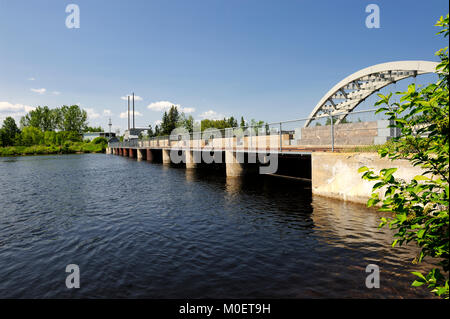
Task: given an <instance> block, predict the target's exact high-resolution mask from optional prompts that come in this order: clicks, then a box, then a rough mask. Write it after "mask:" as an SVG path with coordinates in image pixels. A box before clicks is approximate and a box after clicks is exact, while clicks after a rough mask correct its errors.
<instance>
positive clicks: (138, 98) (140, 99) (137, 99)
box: [120, 95, 142, 101]
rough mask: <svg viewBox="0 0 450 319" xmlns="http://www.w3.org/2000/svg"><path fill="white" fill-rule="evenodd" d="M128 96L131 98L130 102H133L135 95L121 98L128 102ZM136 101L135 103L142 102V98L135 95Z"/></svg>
mask: <svg viewBox="0 0 450 319" xmlns="http://www.w3.org/2000/svg"><path fill="white" fill-rule="evenodd" d="M128 96H129V97H130V101H132V100H133V95H125V96H122V97H120V98H121V99H122V100H125V101H127V100H128ZM134 100H135V101H142V97H140V96H139V95H135V96H134Z"/></svg>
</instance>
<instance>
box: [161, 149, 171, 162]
mask: <svg viewBox="0 0 450 319" xmlns="http://www.w3.org/2000/svg"><path fill="white" fill-rule="evenodd" d="M162 162H163V164H170V150H169V149H163V150H162Z"/></svg>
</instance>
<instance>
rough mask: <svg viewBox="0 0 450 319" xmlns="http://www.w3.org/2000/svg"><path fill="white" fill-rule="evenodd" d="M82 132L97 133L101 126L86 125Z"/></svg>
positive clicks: (100, 130)
mask: <svg viewBox="0 0 450 319" xmlns="http://www.w3.org/2000/svg"><path fill="white" fill-rule="evenodd" d="M83 132H94V133H97V132H103V128H102V127H101V126H97V127H95V126H94V127H92V126H86V127H85V128H84V129H83Z"/></svg>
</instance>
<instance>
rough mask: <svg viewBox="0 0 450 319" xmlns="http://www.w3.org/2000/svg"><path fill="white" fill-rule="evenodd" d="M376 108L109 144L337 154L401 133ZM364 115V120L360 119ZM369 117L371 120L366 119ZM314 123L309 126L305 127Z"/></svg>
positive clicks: (178, 132) (381, 141)
mask: <svg viewBox="0 0 450 319" xmlns="http://www.w3.org/2000/svg"><path fill="white" fill-rule="evenodd" d="M375 111H376V109H369V110H362V111H354V112H351V113H344V112H340V113H337V112H336V113H331V114H322V115H319V116H316V117H314V118H302V119H295V120H289V121H282V122H273V123H266V124H263V125H256V126H255V125H253V126H252V125H249V126H246V127H232V128H225V129H206V130H204V131H200V130H199V131H195V130H194V132H188V131H187V130H184V129H182V128H178V129H175V130H174V132H172V134H171V135H165V136H156V137H143V138H141V139H138V140H137V139H136V140H129V141H124V142H116V143H110V144H109V147H111V148H171V147H199V148H211V149H214V148H220V147H223V146H224V145H228V146H230V145H231V146H232V147H234V148H243V149H247V150H248V149H250V150H251V149H258V148H264V149H267V148H268V149H270V150H277V151H280V152H282V151H291V150H292V151H295V150H299V149H308V148H321V149H330V150H331V151H334V150H335V148H336V147H339V148H343V147H352V146H361V145H373V144H383V143H384V142H386V141H387V140H388V139H390V138H392V137H395V136H397V135H398V131H397V129H395V128H392V127H391V124H392V123H390V122H389V121H388V120H387V119H386V116H385V115H383V114H380V115H375ZM361 116H365V117H366V119H365V121H363V120H361V118H360V117H361ZM367 116H368V118H367ZM308 120H312V122H311V124H310V125H309V126H308V127H305V126H304V124H305V123H306V121H308Z"/></svg>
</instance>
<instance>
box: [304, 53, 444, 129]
mask: <svg viewBox="0 0 450 319" xmlns="http://www.w3.org/2000/svg"><path fill="white" fill-rule="evenodd" d="M437 65H438V63H437V62H431V61H395V62H387V63H381V64H376V65H373V66H370V67H368V68H365V69H362V70H359V71H357V72H355V73H353V74H351V75H349V76H347V77H346V78H345V79H343V80H342V81H340V82H339V83H338V84H336V85H335V86H334V87H333V88H332V89H331V90H329V91H328V92H327V94H325V95H324V96H323V98H322V99H321V100H320V101H319V103H317V105H316V106H315V107H314V109H313V111H312V112H311V114H310V115H309V119H308V121H307V122H306V123H305V127H307V126H309V125H310V124H311V122H312V120H313V118H314V117H320V116H325V115H326V116H329V115H333V114H336V116H337V120H336V124H339V122H341V121H342V120H343V119H345V118H346V117H347V115H348V114H350V113H351V112H352V111H353V110H354V109H355V108H356V107H357V106H358V105H359V104H360V103H361V102H363V101H364V100H365V99H366V98H368V97H369V96H370V95H372V94H373V93H375V92H377V91H379V90H380V89H382V88H384V87H385V86H387V85H389V84H393V83H395V82H397V81H400V80H403V79H406V78H409V77H415V76H417V75H420V74H426V73H436V66H437Z"/></svg>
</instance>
